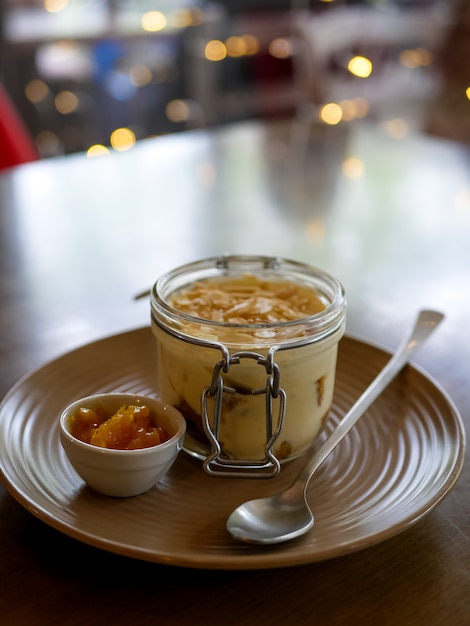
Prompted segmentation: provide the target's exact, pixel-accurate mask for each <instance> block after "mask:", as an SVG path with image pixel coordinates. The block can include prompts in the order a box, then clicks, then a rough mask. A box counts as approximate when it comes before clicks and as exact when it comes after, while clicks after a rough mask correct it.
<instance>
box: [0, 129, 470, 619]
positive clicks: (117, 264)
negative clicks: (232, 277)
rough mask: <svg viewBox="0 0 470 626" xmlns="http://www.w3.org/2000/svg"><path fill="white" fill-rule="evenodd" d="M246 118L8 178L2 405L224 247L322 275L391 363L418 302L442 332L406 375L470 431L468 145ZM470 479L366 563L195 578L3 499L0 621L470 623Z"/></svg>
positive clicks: (363, 555) (2, 196)
mask: <svg viewBox="0 0 470 626" xmlns="http://www.w3.org/2000/svg"><path fill="white" fill-rule="evenodd" d="M288 138H289V125H285V124H272V125H264V124H261V123H256V122H248V123H242V124H240V125H236V126H233V127H228V128H224V129H221V130H219V131H212V132H204V131H197V132H188V133H182V134H178V135H173V136H168V137H162V138H156V139H152V140H147V141H143V142H141V143H139V144H138V145H137V146H136V147H135V148H134V149H133V150H131V151H129V152H127V153H122V154H114V155H110V156H107V157H103V158H95V159H87V158H86V157H85V156H83V155H77V156H71V157H67V158H59V159H54V160H48V161H42V162H38V163H35V164H31V165H26V166H21V167H19V168H17V169H16V170H11V171H7V172H5V173H3V174H2V175H1V177H0V220H1V222H0V223H1V230H0V237H1V245H0V263H1V265H0V267H1V281H0V289H1V323H2V331H1V361H0V372H1V378H0V393H1V394H2V395H3V394H5V393H6V392H7V391H8V389H9V388H10V387H11V386H12V385H13V384H14V383H15V381H16V380H17V379H18V378H19V377H21V376H22V375H24V374H25V373H26V372H28V371H29V370H30V369H31V368H33V367H36V366H40V365H41V364H43V363H44V362H45V361H47V360H49V359H53V358H55V357H58V356H60V355H62V354H63V353H65V352H66V351H69V350H71V349H74V348H77V347H79V346H81V345H83V344H85V343H88V342H90V341H92V340H95V339H100V338H102V337H104V336H107V335H109V334H113V333H117V332H120V331H124V330H128V329H131V328H136V327H139V326H144V325H147V324H148V323H149V305H148V301H147V300H146V299H145V298H144V299H141V300H137V301H135V300H134V299H133V296H134V295H135V294H136V293H138V292H139V291H141V290H143V289H146V288H147V287H148V286H150V285H151V284H152V283H153V281H154V280H155V279H156V277H157V276H158V275H159V274H160V273H162V272H164V271H165V270H168V269H170V268H172V267H173V266H175V265H179V264H181V263H184V262H189V261H192V260H196V259H198V258H201V257H206V256H211V255H216V254H222V253H224V252H231V253H260V254H272V255H280V256H285V257H290V258H295V259H297V260H300V261H306V262H309V263H312V264H315V265H317V266H320V267H323V268H324V269H327V270H329V271H330V272H331V273H333V274H335V275H337V276H338V278H340V280H341V281H342V282H343V284H344V286H345V288H346V291H347V294H348V303H349V309H348V322H347V332H348V333H350V334H352V335H355V336H359V337H361V338H363V339H364V340H367V341H370V342H373V343H378V344H380V345H382V346H384V347H385V348H387V349H389V350H392V349H393V348H395V347H396V345H397V343H398V342H399V340H400V339H401V337H402V335H403V333H404V332H405V330H407V329H408V328H409V327H410V325H411V323H412V321H413V319H414V317H415V314H416V311H417V309H419V308H422V307H429V308H438V309H440V310H442V311H444V312H445V313H446V316H447V317H446V320H445V322H444V324H443V325H442V327H441V328H440V329H439V331H438V333H437V334H436V335H435V336H434V337H433V338H432V340H431V341H429V343H428V344H427V345H426V346H425V347H424V348H423V349H422V350H421V352H420V353H419V354H418V356H417V358H416V361H415V362H416V363H417V364H418V365H419V366H421V367H422V368H424V370H426V371H427V372H428V374H429V375H430V376H432V377H433V378H434V379H435V380H436V381H437V382H438V383H439V385H441V386H442V388H443V389H444V390H445V391H446V393H448V394H449V396H450V397H451V398H452V400H453V402H454V403H455V405H456V407H457V409H458V410H459V412H460V414H461V416H462V418H463V420H464V421H465V422H466V424H467V426H468V420H469V417H470V398H469V395H468V382H469V380H470V335H469V333H468V330H467V324H468V320H469V319H470V298H469V292H468V290H469V280H470V279H469V276H470V253H469V251H468V245H469V243H468V242H469V241H470V174H469V158H468V148H467V147H465V146H463V145H459V144H455V143H451V142H447V141H445V140H442V139H436V138H431V137H426V136H420V135H413V134H410V135H408V136H405V137H403V138H401V139H397V138H393V137H391V136H390V135H388V134H387V133H386V132H385V130H384V129H383V128H382V127H379V128H376V127H374V126H373V125H372V124H367V123H364V124H360V125H357V126H343V127H341V128H336V129H334V128H333V129H316V130H314V132H313V133H312V135H311V142H310V145H309V146H307V148H308V149H307V150H306V151H305V153H304V152H303V151H304V148H305V147H306V146H305V145H303V146H302V145H300V144H298V143H295V144H292V143H290V142H289V141H288ZM469 520H470V470H469V469H468V464H467V465H466V466H465V467H464V469H463V472H462V474H461V476H460V479H459V481H458V483H457V486H456V487H455V489H454V490H453V491H452V492H451V493H450V494H449V495H448V496H447V498H446V499H445V500H444V501H443V502H442V503H441V504H440V506H439V507H438V508H436V509H435V510H434V511H432V512H431V513H430V514H429V515H428V516H426V517H425V518H424V519H421V520H419V521H418V522H417V523H416V524H415V525H413V526H412V527H411V528H409V529H408V530H406V531H405V532H403V533H401V534H399V535H397V536H395V537H393V538H391V539H388V540H387V541H385V542H383V543H381V544H379V545H376V546H373V547H369V548H367V549H365V550H362V551H360V552H357V553H353V554H349V555H347V556H342V557H339V558H337V559H334V560H331V561H326V562H319V563H312V564H310V565H302V566H297V567H291V568H281V569H273V570H267V571H264V570H260V571H257V570H254V571H253V570H250V571H215V572H213V571H211V570H202V571H199V570H194V569H184V568H179V567H172V566H164V565H158V564H155V563H150V562H144V561H139V560H134V559H131V558H126V557H124V556H119V555H116V554H112V553H108V552H105V551H102V550H99V549H97V548H93V547H91V546H88V545H86V544H82V543H81V542H79V541H76V540H74V539H71V538H69V537H67V536H66V535H63V534H62V533H60V532H58V531H56V530H54V529H52V528H51V527H49V526H48V525H47V524H45V523H43V522H42V521H40V520H39V519H37V518H36V517H35V516H34V515H32V514H31V513H30V512H28V511H27V510H25V509H24V508H23V507H22V506H20V504H18V503H17V501H16V500H15V499H14V498H13V497H12V496H11V495H10V494H9V493H8V492H7V490H6V488H4V487H3V486H1V487H0V545H1V558H0V572H1V576H0V580H1V587H0V616H1V622H2V624H3V623H4V624H16V626H22V625H23V624H24V625H28V626H30V625H31V624H34V625H40V624H44V625H47V626H50V625H52V624H60V625H61V626H64V625H72V624H80V625H81V626H82V625H84V624H90V625H91V624H100V625H101V624H103V623H109V624H114V625H118V624H129V623H132V624H150V623H153V622H157V621H158V622H159V623H161V624H172V625H173V624H174V625H176V624H206V625H207V624H214V625H215V624H226V625H230V624H233V625H235V624H237V625H238V624H258V625H261V624H271V625H272V624H299V625H300V624H302V625H305V624H313V623H315V624H321V625H333V624H335V625H336V624H338V625H339V624H345V625H346V624H347V625H348V626H351V625H354V624H361V625H364V624H371V625H374V626H375V625H376V624H382V625H383V626H386V625H388V624H390V625H395V624H400V625H403V626H404V625H408V624H409V625H413V626H416V625H423V626H437V625H440V624H442V625H443V626H449V625H450V624H452V626H464V625H466V624H468V623H470V573H469V567H470V529H469Z"/></svg>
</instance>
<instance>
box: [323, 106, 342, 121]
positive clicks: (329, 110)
mask: <svg viewBox="0 0 470 626" xmlns="http://www.w3.org/2000/svg"><path fill="white" fill-rule="evenodd" d="M320 119H321V120H322V121H323V122H325V124H330V125H333V126H334V125H336V124H339V123H340V122H341V120H342V119H343V111H342V109H341V107H340V106H339V104H337V103H336V102H329V103H328V104H324V105H323V106H322V108H321V109H320Z"/></svg>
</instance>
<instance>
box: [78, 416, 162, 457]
mask: <svg viewBox="0 0 470 626" xmlns="http://www.w3.org/2000/svg"><path fill="white" fill-rule="evenodd" d="M70 434H71V435H73V436H74V437H76V438H77V439H80V441H83V442H85V443H90V444H92V445H94V446H98V447H100V448H113V449H115V450H137V449H140V448H149V447H150V446H156V445H159V444H161V443H163V442H164V441H167V440H168V439H169V438H170V437H169V435H168V433H167V431H166V430H165V428H163V427H162V426H156V425H155V424H154V416H153V415H152V413H151V411H150V409H149V407H148V406H145V405H136V406H132V405H129V406H125V405H123V406H121V407H120V408H119V409H118V410H117V411H116V412H115V413H113V414H108V413H106V411H105V410H104V409H103V408H102V407H97V408H96V409H89V408H86V407H80V408H79V409H78V411H77V412H76V413H75V414H74V415H72V416H71V417H70Z"/></svg>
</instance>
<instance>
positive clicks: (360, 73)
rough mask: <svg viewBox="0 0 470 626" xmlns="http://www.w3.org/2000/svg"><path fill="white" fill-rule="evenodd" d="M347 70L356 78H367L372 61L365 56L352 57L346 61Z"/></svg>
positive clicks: (370, 70)
mask: <svg viewBox="0 0 470 626" xmlns="http://www.w3.org/2000/svg"><path fill="white" fill-rule="evenodd" d="M348 70H349V71H350V72H351V74H354V76H357V77H358V78H367V77H368V76H370V75H371V74H372V61H370V59H367V58H366V57H361V56H356V57H353V58H352V59H351V60H350V61H349V63H348Z"/></svg>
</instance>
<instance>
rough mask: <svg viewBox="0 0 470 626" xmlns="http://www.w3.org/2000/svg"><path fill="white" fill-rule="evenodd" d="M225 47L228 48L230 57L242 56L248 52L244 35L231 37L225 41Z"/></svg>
mask: <svg viewBox="0 0 470 626" xmlns="http://www.w3.org/2000/svg"><path fill="white" fill-rule="evenodd" d="M225 47H226V48H227V56H229V57H242V56H244V55H245V54H246V50H247V45H246V41H245V40H244V39H243V37H235V36H233V37H229V38H228V39H227V40H226V41H225Z"/></svg>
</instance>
